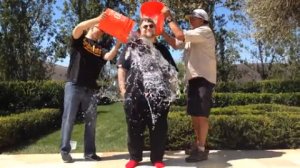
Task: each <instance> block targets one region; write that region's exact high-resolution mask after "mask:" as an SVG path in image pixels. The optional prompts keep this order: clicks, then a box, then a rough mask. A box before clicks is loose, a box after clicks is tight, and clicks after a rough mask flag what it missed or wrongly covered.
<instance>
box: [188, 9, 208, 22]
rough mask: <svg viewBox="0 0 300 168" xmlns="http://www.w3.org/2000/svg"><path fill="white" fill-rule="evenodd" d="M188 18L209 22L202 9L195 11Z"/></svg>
mask: <svg viewBox="0 0 300 168" xmlns="http://www.w3.org/2000/svg"><path fill="white" fill-rule="evenodd" d="M188 17H196V18H200V19H203V20H205V21H209V18H208V14H207V13H206V12H205V10H203V9H195V10H193V12H192V14H190V15H188Z"/></svg>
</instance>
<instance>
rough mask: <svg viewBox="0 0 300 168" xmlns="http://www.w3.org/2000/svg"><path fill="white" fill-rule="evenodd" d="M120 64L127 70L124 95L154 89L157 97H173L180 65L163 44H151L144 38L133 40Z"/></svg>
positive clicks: (154, 94)
mask: <svg viewBox="0 0 300 168" xmlns="http://www.w3.org/2000/svg"><path fill="white" fill-rule="evenodd" d="M117 65H118V67H122V68H124V69H126V70H127V73H126V75H127V76H126V95H125V96H129V97H139V96H140V95H143V94H144V93H150V94H151V93H153V97H154V99H157V98H159V99H167V98H169V97H170V95H171V92H172V91H173V90H170V88H171V87H172V86H171V85H172V84H171V83H172V81H174V80H176V79H174V76H177V71H176V70H177V68H176V64H175V62H174V60H173V58H172V56H171V54H170V52H169V51H168V49H167V48H166V47H165V46H164V45H163V44H160V43H155V44H154V45H151V43H148V42H145V41H143V40H142V39H135V40H133V41H130V42H128V43H127V46H126V48H125V49H124V51H123V53H122V54H121V55H120V57H119V60H118V63H117ZM176 78H177V77H176Z"/></svg>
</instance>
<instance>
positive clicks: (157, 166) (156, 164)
mask: <svg viewBox="0 0 300 168" xmlns="http://www.w3.org/2000/svg"><path fill="white" fill-rule="evenodd" d="M153 166H154V167H156V168H163V167H165V166H166V165H165V163H164V162H162V161H158V162H155V163H154V164H153Z"/></svg>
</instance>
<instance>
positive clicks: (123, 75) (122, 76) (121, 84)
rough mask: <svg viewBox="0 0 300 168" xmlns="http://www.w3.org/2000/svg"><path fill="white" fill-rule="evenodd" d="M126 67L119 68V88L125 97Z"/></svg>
mask: <svg viewBox="0 0 300 168" xmlns="http://www.w3.org/2000/svg"><path fill="white" fill-rule="evenodd" d="M126 73H127V71H126V69H124V68H122V67H119V68H118V83H119V89H120V92H121V95H122V97H123V98H124V94H125V92H126V87H125V86H126V85H125V84H126Z"/></svg>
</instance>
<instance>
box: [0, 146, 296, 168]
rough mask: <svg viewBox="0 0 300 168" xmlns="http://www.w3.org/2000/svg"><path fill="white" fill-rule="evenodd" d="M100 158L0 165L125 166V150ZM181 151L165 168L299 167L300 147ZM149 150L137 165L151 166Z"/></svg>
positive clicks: (31, 157)
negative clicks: (205, 156)
mask: <svg viewBox="0 0 300 168" xmlns="http://www.w3.org/2000/svg"><path fill="white" fill-rule="evenodd" d="M98 154H99V155H100V156H101V157H102V159H103V160H102V161H100V162H94V161H85V160H84V159H83V154H82V153H72V157H73V159H74V160H75V162H74V163H63V162H62V160H61V158H60V154H25V155H23V154H22V155H4V154H2V155H0V167H1V168H124V165H125V163H126V162H127V159H128V153H125V152H124V153H98ZM185 157H186V155H184V152H183V151H176V152H174V151H172V152H166V155H165V160H164V161H165V163H166V165H167V166H166V168H229V167H230V168H232V167H233V168H300V149H295V150H250V151H237V150H234V151H233V150H221V151H216V150H213V151H210V155H209V160H207V161H203V162H198V163H185V161H184V158H185ZM150 167H153V166H151V163H150V161H149V152H145V153H144V161H143V162H142V163H141V164H140V165H139V166H138V167H137V168H150Z"/></svg>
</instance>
